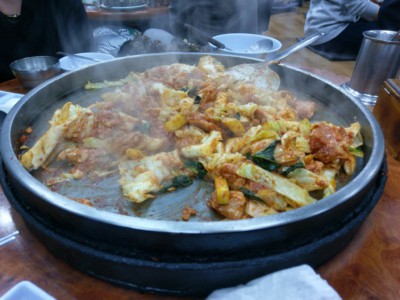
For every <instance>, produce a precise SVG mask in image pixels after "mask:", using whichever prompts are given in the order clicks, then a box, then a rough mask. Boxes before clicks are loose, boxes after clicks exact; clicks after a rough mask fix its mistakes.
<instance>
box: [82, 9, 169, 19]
mask: <svg viewBox="0 0 400 300" xmlns="http://www.w3.org/2000/svg"><path fill="white" fill-rule="evenodd" d="M85 9H86V13H87V15H88V18H89V20H92V21H112V22H113V21H115V22H120V21H121V22H124V21H129V22H132V21H143V20H149V19H151V18H155V17H160V16H165V15H168V6H156V7H148V8H144V9H135V10H111V9H102V8H98V7H97V6H95V5H85Z"/></svg>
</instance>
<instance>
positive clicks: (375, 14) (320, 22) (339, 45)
mask: <svg viewBox="0 0 400 300" xmlns="http://www.w3.org/2000/svg"><path fill="white" fill-rule="evenodd" d="M399 1H400V0H385V1H384V2H383V4H382V6H381V7H380V6H379V5H378V4H376V3H374V2H372V1H370V0H311V2H310V8H309V10H308V12H307V15H306V22H305V25H304V33H305V36H306V37H307V36H309V35H311V34H313V33H315V32H324V33H325V36H324V37H322V38H321V39H319V40H318V41H316V42H314V44H313V45H312V48H314V49H315V50H317V51H321V52H327V53H331V54H334V55H335V54H336V55H337V57H340V56H341V57H351V58H352V59H353V60H355V59H356V58H357V54H358V52H359V50H360V47H361V44H362V41H363V38H364V36H363V32H364V31H367V30H380V29H382V30H383V29H386V30H394V31H397V30H399V29H400V10H399Z"/></svg>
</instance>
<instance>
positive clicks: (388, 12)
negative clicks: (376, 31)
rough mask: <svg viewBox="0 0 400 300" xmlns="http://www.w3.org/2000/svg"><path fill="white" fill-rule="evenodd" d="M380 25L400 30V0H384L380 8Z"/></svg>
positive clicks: (388, 28)
mask: <svg viewBox="0 0 400 300" xmlns="http://www.w3.org/2000/svg"><path fill="white" fill-rule="evenodd" d="M378 25H379V27H380V28H383V29H387V30H394V31H397V30H400V0H385V1H383V3H382V5H381V8H380V10H379V15H378Z"/></svg>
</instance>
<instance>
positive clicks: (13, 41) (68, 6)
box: [0, 0, 92, 81]
mask: <svg viewBox="0 0 400 300" xmlns="http://www.w3.org/2000/svg"><path fill="white" fill-rule="evenodd" d="M0 41H1V44H2V46H1V47H0V81H5V80H8V79H12V78H13V77H14V76H13V75H12V73H11V70H10V67H9V65H10V63H11V62H13V61H14V60H17V59H20V58H24V57H29V56H36V55H51V56H55V55H56V52H58V51H65V52H75V53H76V52H85V51H89V50H90V49H91V47H92V30H91V27H90V25H89V22H88V19H87V15H86V11H85V8H84V6H83V4H82V1H81V0H62V1H61V0H25V1H23V2H22V7H21V15H20V16H19V17H18V18H17V19H10V18H7V17H6V16H4V15H2V14H0Z"/></svg>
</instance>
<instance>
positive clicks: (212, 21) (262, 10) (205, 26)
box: [170, 0, 273, 41]
mask: <svg viewBox="0 0 400 300" xmlns="http://www.w3.org/2000/svg"><path fill="white" fill-rule="evenodd" d="M272 2H273V1H272V0H246V1H244V0H171V1H170V24H171V31H172V33H173V34H174V35H176V36H178V37H180V38H188V39H189V40H195V41H196V37H195V36H194V35H193V34H192V33H191V32H189V31H188V30H187V29H186V28H185V27H184V24H185V23H188V24H190V25H192V26H194V27H197V28H199V29H201V30H202V31H203V32H205V33H207V34H209V35H211V36H213V35H217V34H222V33H231V32H246V33H257V34H260V33H262V32H263V31H266V30H267V29H268V24H269V18H270V14H271V7H272Z"/></svg>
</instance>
